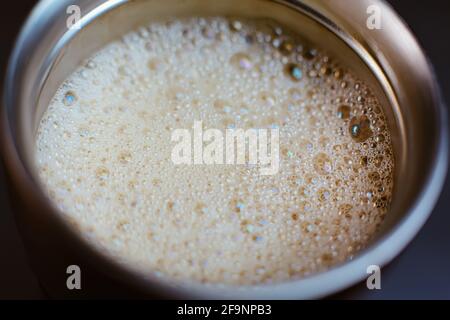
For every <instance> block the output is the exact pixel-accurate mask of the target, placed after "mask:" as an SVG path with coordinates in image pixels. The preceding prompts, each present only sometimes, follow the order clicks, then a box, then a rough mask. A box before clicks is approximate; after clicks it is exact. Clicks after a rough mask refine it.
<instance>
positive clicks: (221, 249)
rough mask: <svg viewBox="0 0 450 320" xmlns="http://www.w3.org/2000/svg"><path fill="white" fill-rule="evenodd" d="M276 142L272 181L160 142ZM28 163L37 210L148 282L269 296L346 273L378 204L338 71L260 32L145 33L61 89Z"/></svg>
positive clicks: (263, 27)
mask: <svg viewBox="0 0 450 320" xmlns="http://www.w3.org/2000/svg"><path fill="white" fill-rule="evenodd" d="M198 120H201V121H203V124H204V126H205V127H206V128H219V129H223V130H225V129H226V128H228V127H230V126H236V127H237V128H244V129H246V128H273V127H277V128H279V129H280V157H281V162H280V170H279V173H278V174H276V175H273V176H261V175H260V174H259V172H258V170H257V168H254V167H252V166H233V165H215V166H211V165H209V166H201V165H200V166H199V165H191V166H189V165H182V166H176V165H174V164H173V162H172V161H171V158H170V156H171V150H172V147H173V143H172V142H171V133H172V131H173V130H174V129H177V128H192V125H193V123H194V121H198ZM35 155H36V162H37V165H38V168H39V174H40V177H41V180H42V182H43V184H44V186H45V188H46V190H47V191H48V194H49V197H50V198H51V199H52V200H53V201H54V203H55V204H57V206H58V207H59V208H60V209H61V212H62V214H63V215H64V217H65V218H67V219H68V220H69V221H71V223H72V224H73V225H74V227H76V228H77V229H78V230H79V232H80V233H81V234H82V235H83V236H84V237H86V238H88V239H89V240H90V241H91V242H92V243H93V245H95V246H97V247H98V248H100V249H102V250H105V251H106V252H107V253H109V254H111V255H113V256H115V257H116V258H117V259H118V260H120V261H121V262H123V263H126V264H128V265H130V266H132V267H134V268H138V269H139V270H141V271H143V272H147V273H158V274H161V275H163V276H167V277H170V278H172V279H179V280H182V281H196V282H208V283H224V284H233V285H246V284H259V283H271V282H281V281H287V280H290V279H297V278H301V277H305V276H307V275H310V274H313V273H317V272H320V271H324V270H326V269H328V268H330V267H331V266H333V265H336V264H339V263H342V262H344V261H346V260H348V259H351V258H353V257H354V256H355V254H357V252H358V251H360V250H361V249H362V248H364V247H365V246H366V245H367V243H368V242H369V241H370V239H372V238H373V236H374V235H375V233H376V231H377V228H378V227H379V225H380V224H381V222H382V221H383V218H384V216H385V215H386V213H387V210H388V206H389V203H390V201H391V193H392V187H393V162H394V161H393V151H392V145H391V139H390V134H389V131H388V129H387V123H386V120H385V117H384V115H383V112H382V111H381V106H380V103H379V101H378V100H377V98H376V97H375V96H374V95H373V94H372V92H371V90H370V88H368V87H367V86H366V85H365V84H364V83H363V82H362V81H360V80H359V79H358V78H357V77H355V76H354V75H353V74H352V72H351V70H347V69H346V68H344V67H342V66H340V65H339V63H338V62H337V61H336V59H335V57H333V59H331V58H330V57H328V56H327V55H326V53H325V52H322V51H320V50H316V49H314V48H309V47H307V46H305V45H302V40H301V39H300V38H299V37H298V36H296V35H294V34H291V33H289V32H287V31H285V30H283V29H282V28H281V27H279V26H278V25H276V24H275V23H273V22H270V21H263V20H261V21H244V20H240V21H235V20H228V19H225V18H207V19H206V18H190V19H186V20H173V21H164V22H158V23H156V22H155V23H152V24H150V25H149V26H147V27H143V28H141V29H140V30H137V31H136V32H132V33H130V34H127V35H126V36H125V37H123V39H121V40H119V41H116V42H113V43H111V44H109V45H107V46H106V47H105V48H104V49H102V50H101V51H99V52H98V53H97V54H96V55H95V56H93V57H92V58H91V59H89V60H88V61H86V62H85V63H84V64H83V65H82V66H80V67H79V68H78V69H77V70H76V71H75V72H74V73H73V74H72V75H71V76H69V77H68V79H67V80H66V81H65V82H64V83H63V84H62V85H61V87H60V88H59V90H58V92H56V94H55V97H54V99H53V100H52V102H51V103H50V106H49V107H48V110H47V111H46V113H45V115H44V116H43V118H42V121H41V123H40V127H39V129H38V134H37V138H36V153H35Z"/></svg>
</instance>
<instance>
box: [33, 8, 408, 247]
mask: <svg viewBox="0 0 450 320" xmlns="http://www.w3.org/2000/svg"><path fill="white" fill-rule="evenodd" d="M188 16H233V17H243V18H244V17H245V18H271V19H273V20H275V21H277V22H279V23H280V24H281V25H284V26H286V27H288V28H289V29H291V30H293V31H295V30H300V32H299V33H300V34H301V36H302V37H303V38H304V39H305V41H306V42H310V43H312V44H314V45H316V46H317V47H318V48H321V49H324V50H325V51H327V52H329V53H330V54H331V55H332V56H334V57H338V58H339V62H340V63H341V64H342V65H344V66H347V67H349V68H351V70H352V71H353V72H354V73H355V74H356V75H358V77H359V78H360V79H362V80H364V81H365V82H366V83H367V84H368V85H369V86H370V87H371V89H372V90H373V91H374V93H375V94H376V95H377V97H378V99H379V101H380V103H381V105H382V107H383V109H384V113H385V115H386V118H387V120H388V123H389V126H390V131H391V135H392V141H393V148H394V152H395V165H396V170H395V178H394V179H395V185H394V194H393V200H392V205H391V210H390V212H389V213H388V215H387V218H386V221H385V223H384V224H383V226H382V228H381V230H380V232H379V234H378V236H377V237H380V236H382V235H383V234H385V233H386V232H388V231H390V230H391V229H392V228H393V227H394V226H395V224H396V223H397V222H398V221H399V220H400V219H401V218H402V217H403V216H404V214H405V212H406V210H405V206H404V204H403V203H402V202H404V199H402V198H401V197H399V196H397V194H398V187H397V183H398V182H399V181H400V180H401V176H399V171H400V170H399V167H400V166H401V164H402V163H404V162H403V160H404V159H405V158H406V152H405V150H404V148H403V147H402V144H403V139H404V137H403V136H402V134H401V132H400V130H399V123H401V120H402V119H401V115H400V114H398V113H397V112H394V111H393V108H392V107H391V103H390V101H391V100H390V98H392V97H389V96H388V95H387V94H386V91H385V90H384V87H383V85H382V84H381V83H380V82H379V81H378V79H377V77H376V76H375V75H374V74H373V73H372V71H371V70H370V69H369V67H368V66H367V64H366V63H365V62H364V60H363V59H362V58H361V57H360V56H358V55H357V54H356V53H355V52H354V51H353V50H352V49H351V48H350V47H349V46H348V45H347V44H346V43H345V42H344V41H342V40H341V39H340V38H339V37H337V36H336V35H335V34H334V33H333V32H331V31H329V30H328V29H326V28H325V27H324V26H323V25H322V24H320V23H319V22H317V21H315V20H313V19H312V18H310V17H308V16H307V15H305V14H303V13H301V12H299V11H296V10H294V9H293V8H290V7H288V6H285V5H283V4H281V3H275V2H271V1H261V0H227V1H214V2H213V1H205V0H187V1H176V0H165V1H132V2H129V3H125V4H122V5H119V6H117V7H116V8H114V9H112V10H109V11H107V12H105V13H104V14H102V15H101V16H99V17H97V18H96V19H95V20H94V21H93V22H92V23H90V24H89V25H87V26H85V27H84V28H82V29H81V30H80V31H79V32H78V33H77V34H76V35H75V36H74V37H73V38H72V39H70V41H68V42H67V43H66V44H65V46H64V48H63V50H62V51H61V53H60V54H59V56H58V57H57V59H56V60H55V62H54V64H53V66H52V68H51V71H50V74H49V76H48V78H47V80H46V82H45V83H44V85H43V89H42V90H41V95H40V97H39V100H38V105H37V108H36V109H35V114H34V123H33V130H32V131H33V132H36V131H37V128H38V125H39V122H40V119H41V118H42V116H43V113H44V112H45V110H46V108H47V107H48V105H49V103H50V101H51V99H52V98H53V96H54V94H55V92H56V90H57V89H58V88H59V86H60V85H61V84H62V82H64V80H65V79H66V78H67V77H68V76H69V75H70V74H71V73H72V72H73V71H74V70H75V69H76V68H77V67H78V66H79V65H80V64H81V63H82V62H83V61H85V60H86V59H87V58H89V57H90V56H91V55H92V54H94V53H95V52H96V51H98V50H99V49H101V48H102V47H103V46H105V45H106V44H108V43H109V42H111V41H113V40H115V39H117V38H119V37H120V36H122V35H124V34H126V33H128V32H130V31H132V30H134V29H136V28H138V27H139V26H142V25H146V24H148V23H150V22H151V21H155V20H161V19H164V18H166V17H171V18H176V17H188ZM33 141H34V137H33ZM32 166H34V164H32ZM36 178H37V177H36ZM37 181H39V179H37ZM375 240H376V239H375Z"/></svg>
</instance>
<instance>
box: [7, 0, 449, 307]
mask: <svg viewBox="0 0 450 320" xmlns="http://www.w3.org/2000/svg"><path fill="white" fill-rule="evenodd" d="M219 1H226V0H219ZM36 2H37V1H36V0H33V1H32V0H16V1H14V2H12V1H8V2H5V3H3V5H2V8H1V9H0V75H1V77H0V85H2V84H1V83H2V80H3V75H4V69H5V67H6V65H7V59H8V56H9V54H10V51H11V48H12V45H13V43H14V39H15V37H16V36H17V33H18V31H19V29H20V26H21V24H22V23H23V21H24V19H25V17H26V15H27V14H28V12H29V10H30V8H31V7H32V6H33V5H34V4H35V3H36ZM349 2H350V1H349ZM389 2H390V3H391V4H392V6H393V7H394V8H395V9H396V10H397V12H398V13H399V14H400V15H401V16H402V17H403V18H404V20H405V21H406V22H407V23H408V25H409V26H410V27H411V29H412V30H413V32H414V33H415V34H416V36H417V37H418V39H419V42H420V43H421V44H422V47H423V48H424V50H425V51H426V52H427V54H428V56H429V57H430V59H431V61H432V63H433V64H434V67H435V69H436V73H437V75H438V78H439V80H440V84H441V88H442V91H443V93H444V97H445V99H446V101H447V102H450V35H449V34H450V1H449V0H428V1H424V0H390V1H389ZM449 197H450V182H449V181H448V179H447V183H446V187H445V189H444V191H443V193H442V195H441V198H440V200H439V203H438V205H437V206H436V208H435V210H434V212H433V214H432V216H431V218H430V219H429V220H428V222H427V224H426V225H425V227H424V228H423V229H422V230H421V232H420V233H419V235H418V236H417V237H416V238H415V239H414V240H413V242H412V243H411V244H410V245H409V246H408V248H407V249H406V250H405V251H404V252H403V253H402V254H401V255H400V256H399V257H397V258H396V259H395V260H394V261H393V262H392V263H390V264H389V265H388V266H386V267H385V268H383V270H382V277H381V279H382V290H379V291H369V290H367V289H366V287H365V283H362V284H359V285H356V286H355V287H353V288H351V289H348V290H346V291H344V292H342V293H339V294H338V295H336V296H333V297H332V298H344V299H353V298H358V299H379V298H380V299H450V198H449ZM42 298H45V296H44V294H43V293H42V291H41V290H40V288H39V284H38V282H37V279H36V278H35V276H34V274H33V272H32V271H31V270H30V268H29V267H28V264H27V262H26V257H25V253H24V249H23V247H22V243H21V240H20V237H19V235H18V233H17V230H16V227H15V224H14V220H13V216H12V213H11V211H10V209H9V206H8V203H7V196H6V190H5V183H4V172H3V168H2V167H1V166H0V299H42Z"/></svg>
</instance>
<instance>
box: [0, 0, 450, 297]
mask: <svg viewBox="0 0 450 320" xmlns="http://www.w3.org/2000/svg"><path fill="white" fill-rule="evenodd" d="M74 2H75V4H77V5H78V6H79V7H80V9H81V14H82V17H81V20H80V22H79V25H80V26H81V27H82V28H81V29H80V30H77V29H74V28H72V29H68V27H67V19H68V14H67V11H66V10H67V8H68V7H69V5H71V4H73V3H74ZM370 6H376V8H378V9H379V10H380V11H379V12H380V14H381V15H380V17H381V29H373V30H372V29H371V28H368V26H367V19H368V18H369V14H368V12H369V13H370V10H369V11H368V8H369V7H370ZM371 8H373V7H371ZM186 15H232V16H243V17H270V18H273V19H275V20H277V21H279V22H280V23H282V24H285V25H287V26H288V27H290V28H291V29H293V30H301V33H302V34H305V35H306V37H307V38H308V37H309V40H310V41H312V42H314V43H316V44H317V45H318V46H319V47H323V48H325V49H326V50H328V51H330V52H332V53H333V54H334V55H336V56H339V57H340V58H341V60H343V62H344V63H346V64H351V67H352V69H353V70H355V72H357V73H358V74H359V75H360V77H363V78H364V79H365V80H366V81H367V82H368V83H369V84H370V85H371V87H372V88H373V90H375V92H376V94H377V96H378V97H379V99H380V100H381V101H382V104H383V108H384V112H385V114H386V116H387V118H388V122H389V125H390V129H391V131H392V133H393V144H394V151H395V159H396V162H395V166H396V170H395V189H394V196H393V202H392V205H391V208H390V210H389V213H388V215H387V218H386V220H385V222H384V224H383V226H382V228H381V230H380V233H379V234H378V236H377V237H376V239H374V241H373V242H372V243H371V244H370V245H369V246H368V247H367V248H366V249H365V250H363V251H362V252H360V253H359V254H358V255H357V256H356V257H355V258H354V259H353V260H351V261H348V262H347V263H345V264H342V265H339V266H336V267H334V268H332V269H330V270H329V271H326V272H323V273H320V274H315V275H312V276H310V277H308V278H305V279H301V280H294V281H290V282H286V283H279V284H271V285H260V286H252V287H240V288H235V287H226V286H220V287H218V286H208V285H201V284H198V285H180V284H176V283H172V282H170V281H169V282H168V281H164V280H161V279H158V278H154V277H152V276H148V275H143V274H139V273H138V272H137V271H135V270H131V269H127V268H126V267H124V266H122V265H120V264H118V263H117V262H115V261H114V260H113V259H111V258H110V257H108V256H107V255H106V254H104V253H102V252H99V251H98V250H96V249H94V248H93V247H92V246H91V245H89V243H87V242H86V241H85V240H82V238H81V237H80V235H78V234H77V233H76V232H74V230H72V229H71V228H70V227H69V226H68V225H67V223H66V222H65V221H64V220H63V219H62V218H61V215H60V214H59V213H58V211H57V209H56V208H55V207H54V206H53V204H52V203H51V202H50V201H49V200H48V198H47V197H46V195H45V192H44V191H43V189H42V188H41V185H40V183H39V180H38V178H37V175H36V170H35V166H34V163H33V148H34V141H35V139H34V137H35V133H36V129H37V125H38V124H39V120H40V118H41V116H42V114H43V112H44V111H45V108H46V107H47V106H48V103H49V101H50V99H51V98H52V96H53V94H54V93H55V91H56V89H57V87H58V86H59V85H60V84H61V83H62V81H64V80H65V78H66V77H67V76H68V75H70V73H71V72H72V71H73V70H74V69H75V67H77V65H78V64H79V63H81V62H82V61H83V60H84V59H85V58H87V57H89V56H90V55H91V54H92V53H93V52H95V51H96V50H98V49H100V48H101V47H102V46H103V45H105V44H106V43H108V42H110V41H111V40H113V39H114V38H116V37H118V36H120V35H123V34H124V33H126V32H128V31H130V30H132V29H134V28H136V27H138V26H140V25H142V24H144V23H148V22H149V21H151V20H152V19H156V18H158V17H163V16H186ZM446 119H447V117H446V113H445V109H444V105H443V101H442V99H441V96H440V93H439V88H438V85H437V83H436V79H435V76H434V73H433V70H432V68H431V66H430V64H429V63H428V61H427V59H426V57H425V56H424V54H423V52H422V50H421V49H420V47H419V45H418V44H417V42H416V40H415V39H414V37H413V36H412V35H411V33H410V31H409V30H408V28H407V27H406V26H405V24H404V23H403V22H402V21H401V19H400V18H399V17H398V16H397V15H396V14H395V12H394V11H393V10H392V9H391V8H390V7H389V6H388V5H387V4H386V3H385V2H382V1H378V0H298V1H296V0H227V1H225V0H220V1H219V0H216V1H210V0H164V1H162V0H147V1H145V0H134V1H131V0H110V1H100V0H80V1H73V0H42V1H41V2H40V3H39V4H38V5H37V6H36V8H35V9H34V10H33V12H32V13H31V15H30V17H29V19H28V21H27V22H26V24H25V25H24V27H23V30H22V32H21V34H20V37H19V39H18V40H17V44H16V47H15V49H14V52H13V54H12V57H11V60H10V63H9V68H8V72H7V77H6V83H5V88H4V100H3V110H2V122H1V139H2V140H1V150H2V155H3V160H4V162H5V165H6V168H7V173H8V179H9V186H10V190H11V198H12V204H13V206H14V208H15V216H16V218H17V222H18V225H19V228H20V231H21V233H22V236H23V238H24V241H25V244H26V248H27V251H28V254H29V258H30V261H31V264H32V266H33V268H34V270H35V271H36V273H37V275H38V277H39V279H40V281H41V283H42V286H43V287H44V289H45V290H46V291H47V292H48V293H49V295H50V296H52V297H60V298H62V297H167V296H170V297H189V298H257V299H259V298H318V297H323V296H326V295H329V294H331V293H334V292H337V291H339V290H341V289H344V288H346V287H348V286H350V285H352V284H354V283H356V282H358V281H360V280H362V279H363V278H365V277H366V276H367V273H366V269H367V267H368V266H369V265H379V266H383V265H385V264H386V263H388V262H389V261H390V260H392V259H393V258H394V257H395V256H396V255H397V254H399V252H400V251H401V250H403V248H405V246H406V245H407V244H408V243H409V241H411V239H412V238H413V237H414V235H415V234H416V233H417V232H418V231H419V229H420V228H421V227H422V225H423V224H424V222H425V221H426V219H427V217H428V216H429V214H430V213H431V210H432V209H433V206H434V204H435V202H436V200H437V198H438V196H439V193H440V190H441V188H442V185H443V182H444V178H445V175H446V169H447V143H448V141H447V123H446ZM73 264H75V265H79V266H80V267H81V270H82V290H79V291H78V290H73V291H70V290H68V289H67V287H66V277H67V274H66V268H67V266H69V265H73Z"/></svg>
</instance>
